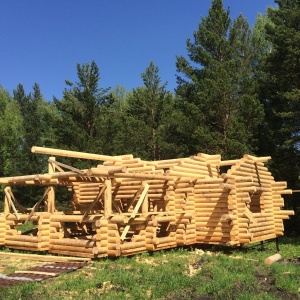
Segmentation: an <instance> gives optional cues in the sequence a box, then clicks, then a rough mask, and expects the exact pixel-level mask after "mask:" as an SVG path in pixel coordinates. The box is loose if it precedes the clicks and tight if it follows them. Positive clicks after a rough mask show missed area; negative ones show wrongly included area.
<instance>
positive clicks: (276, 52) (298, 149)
mask: <svg viewBox="0 0 300 300" xmlns="http://www.w3.org/2000/svg"><path fill="white" fill-rule="evenodd" d="M275 2H276V3H277V4H278V8H276V9H274V8H269V9H268V19H269V21H268V22H266V24H265V29H264V36H265V38H266V41H267V42H268V43H270V44H271V49H270V51H268V52H267V53H266V54H265V55H264V57H263V60H262V61H261V67H260V69H261V76H260V78H259V79H260V97H261V102H262V103H263V105H264V109H265V113H266V118H265V123H264V126H262V128H261V132H260V134H261V136H260V152H259V154H261V155H266V154H267V153H268V155H271V156H272V164H271V165H270V168H271V171H272V173H273V174H274V177H275V178H276V179H277V180H285V181H287V182H288V187H289V188H292V189H299V188H300V181H299V175H300V171H299V170H300V135H299V132H300V71H299V60H300V51H299V41H300V30H299V24H300V21H299V20H300V3H299V1H275ZM289 207H291V208H293V209H294V210H295V211H298V209H297V208H298V207H299V201H298V199H297V195H293V196H292V199H291V201H289ZM293 221H294V222H292V223H291V224H292V226H291V227H290V228H289V227H288V228H287V230H288V231H294V230H296V229H297V228H299V226H297V224H298V223H299V216H296V217H293ZM298 234H299V229H298Z"/></svg>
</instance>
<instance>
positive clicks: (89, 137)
mask: <svg viewBox="0 0 300 300" xmlns="http://www.w3.org/2000/svg"><path fill="white" fill-rule="evenodd" d="M77 76H78V79H79V81H78V82H75V83H72V82H70V81H68V80H66V84H67V86H68V88H66V89H65V90H64V93H63V98H62V99H61V100H58V99H54V103H55V105H56V108H57V110H58V112H59V115H60V120H59V121H58V122H57V125H56V135H57V137H58V145H59V147H61V148H63V149H69V150H76V151H87V150H88V152H92V153H99V152H101V149H102V143H101V140H99V139H97V137H98V135H99V133H100V132H101V113H102V111H101V109H102V106H103V105H104V104H105V102H106V100H107V95H106V93H107V91H108V89H103V88H100V87H99V85H98V84H99V80H100V73H99V68H98V66H97V64H96V63H95V61H92V63H86V64H82V65H80V64H77Z"/></svg>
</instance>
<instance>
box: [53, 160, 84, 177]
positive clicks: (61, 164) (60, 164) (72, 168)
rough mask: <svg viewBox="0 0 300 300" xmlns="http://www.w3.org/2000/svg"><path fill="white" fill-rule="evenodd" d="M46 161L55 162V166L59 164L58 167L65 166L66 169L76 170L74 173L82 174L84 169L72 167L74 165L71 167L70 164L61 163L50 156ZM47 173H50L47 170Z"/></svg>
mask: <svg viewBox="0 0 300 300" xmlns="http://www.w3.org/2000/svg"><path fill="white" fill-rule="evenodd" d="M48 162H49V163H53V164H55V165H57V166H60V167H64V168H66V169H68V170H71V171H73V172H76V173H79V174H84V171H82V170H79V169H77V168H74V167H72V166H69V165H66V164H63V163H61V162H58V161H56V160H54V159H52V158H49V159H48ZM49 173H50V172H49Z"/></svg>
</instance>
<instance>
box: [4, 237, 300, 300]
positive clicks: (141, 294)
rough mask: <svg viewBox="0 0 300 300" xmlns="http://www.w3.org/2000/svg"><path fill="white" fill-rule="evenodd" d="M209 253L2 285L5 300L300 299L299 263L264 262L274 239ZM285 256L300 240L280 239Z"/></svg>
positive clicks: (187, 252)
mask: <svg viewBox="0 0 300 300" xmlns="http://www.w3.org/2000/svg"><path fill="white" fill-rule="evenodd" d="M199 248H200V246H199ZM210 251H211V252H213V255H210V252H208V251H206V252H205V254H203V255H200V254H197V252H198V251H195V249H174V250H169V251H159V252H155V253H153V254H149V253H143V254H139V255H136V256H132V257H121V258H117V259H110V258H102V259H98V260H95V261H93V262H92V263H91V264H90V265H88V266H86V267H84V268H82V269H80V270H77V271H76V272H73V273H68V274H64V275H61V276H59V277H56V278H54V279H51V280H45V281H43V282H40V283H28V284H23V285H19V286H15V287H12V288H5V289H2V290H0V299H7V300H9V299H21V300H24V299H40V300H43V299H65V300H66V299H85V300H89V299H109V300H113V299H118V300H119V299H126V300H128V299H133V300H135V299H137V300H139V299H141V300H142V299H155V300H162V299H166V300H175V299H225V300H227V299H237V300H248V299H249V300H250V299H251V300H252V299H257V300H261V299H263V300H264V299H266V300H269V299H270V300H271V299H285V298H286V299H288V300H292V299H300V293H299V288H300V265H299V264H295V263H285V262H276V263H273V264H272V265H266V264H265V263H264V259H265V258H266V257H268V256H270V255H272V254H274V253H275V243H270V244H268V245H267V246H266V249H265V250H264V251H260V249H259V248H257V249H255V248H254V249H253V248H251V249H247V248H245V249H244V248H242V249H239V248H223V247H212V248H211V249H210ZM280 254H281V255H282V257H283V259H287V258H296V257H298V256H299V255H300V238H298V239H295V238H294V239H288V238H283V239H281V240H280ZM204 297H205V298H204Z"/></svg>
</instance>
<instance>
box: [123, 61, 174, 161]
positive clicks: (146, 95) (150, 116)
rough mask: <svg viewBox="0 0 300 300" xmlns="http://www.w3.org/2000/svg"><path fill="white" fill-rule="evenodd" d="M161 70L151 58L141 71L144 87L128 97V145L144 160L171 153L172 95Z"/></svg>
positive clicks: (131, 150)
mask: <svg viewBox="0 0 300 300" xmlns="http://www.w3.org/2000/svg"><path fill="white" fill-rule="evenodd" d="M158 73H159V69H158V67H157V66H155V65H154V63H153V62H152V61H151V62H150V64H149V66H148V67H147V68H146V71H145V72H144V73H142V74H141V77H142V79H143V82H144V86H142V87H138V88H136V89H134V90H133V92H132V94H131V95H129V97H128V100H127V117H126V125H127V126H126V127H125V128H126V131H127V132H126V135H125V136H126V145H127V149H128V151H129V152H133V153H135V155H138V156H141V157H143V158H144V159H149V160H158V159H163V158H168V157H170V156H172V148H173V147H172V145H171V144H169V143H168V142H167V141H166V134H167V130H168V129H167V128H168V120H169V119H170V114H171V113H172V109H173V96H172V94H171V93H170V92H168V91H167V90H166V86H167V83H165V84H161V79H160V77H159V74H158Z"/></svg>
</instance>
